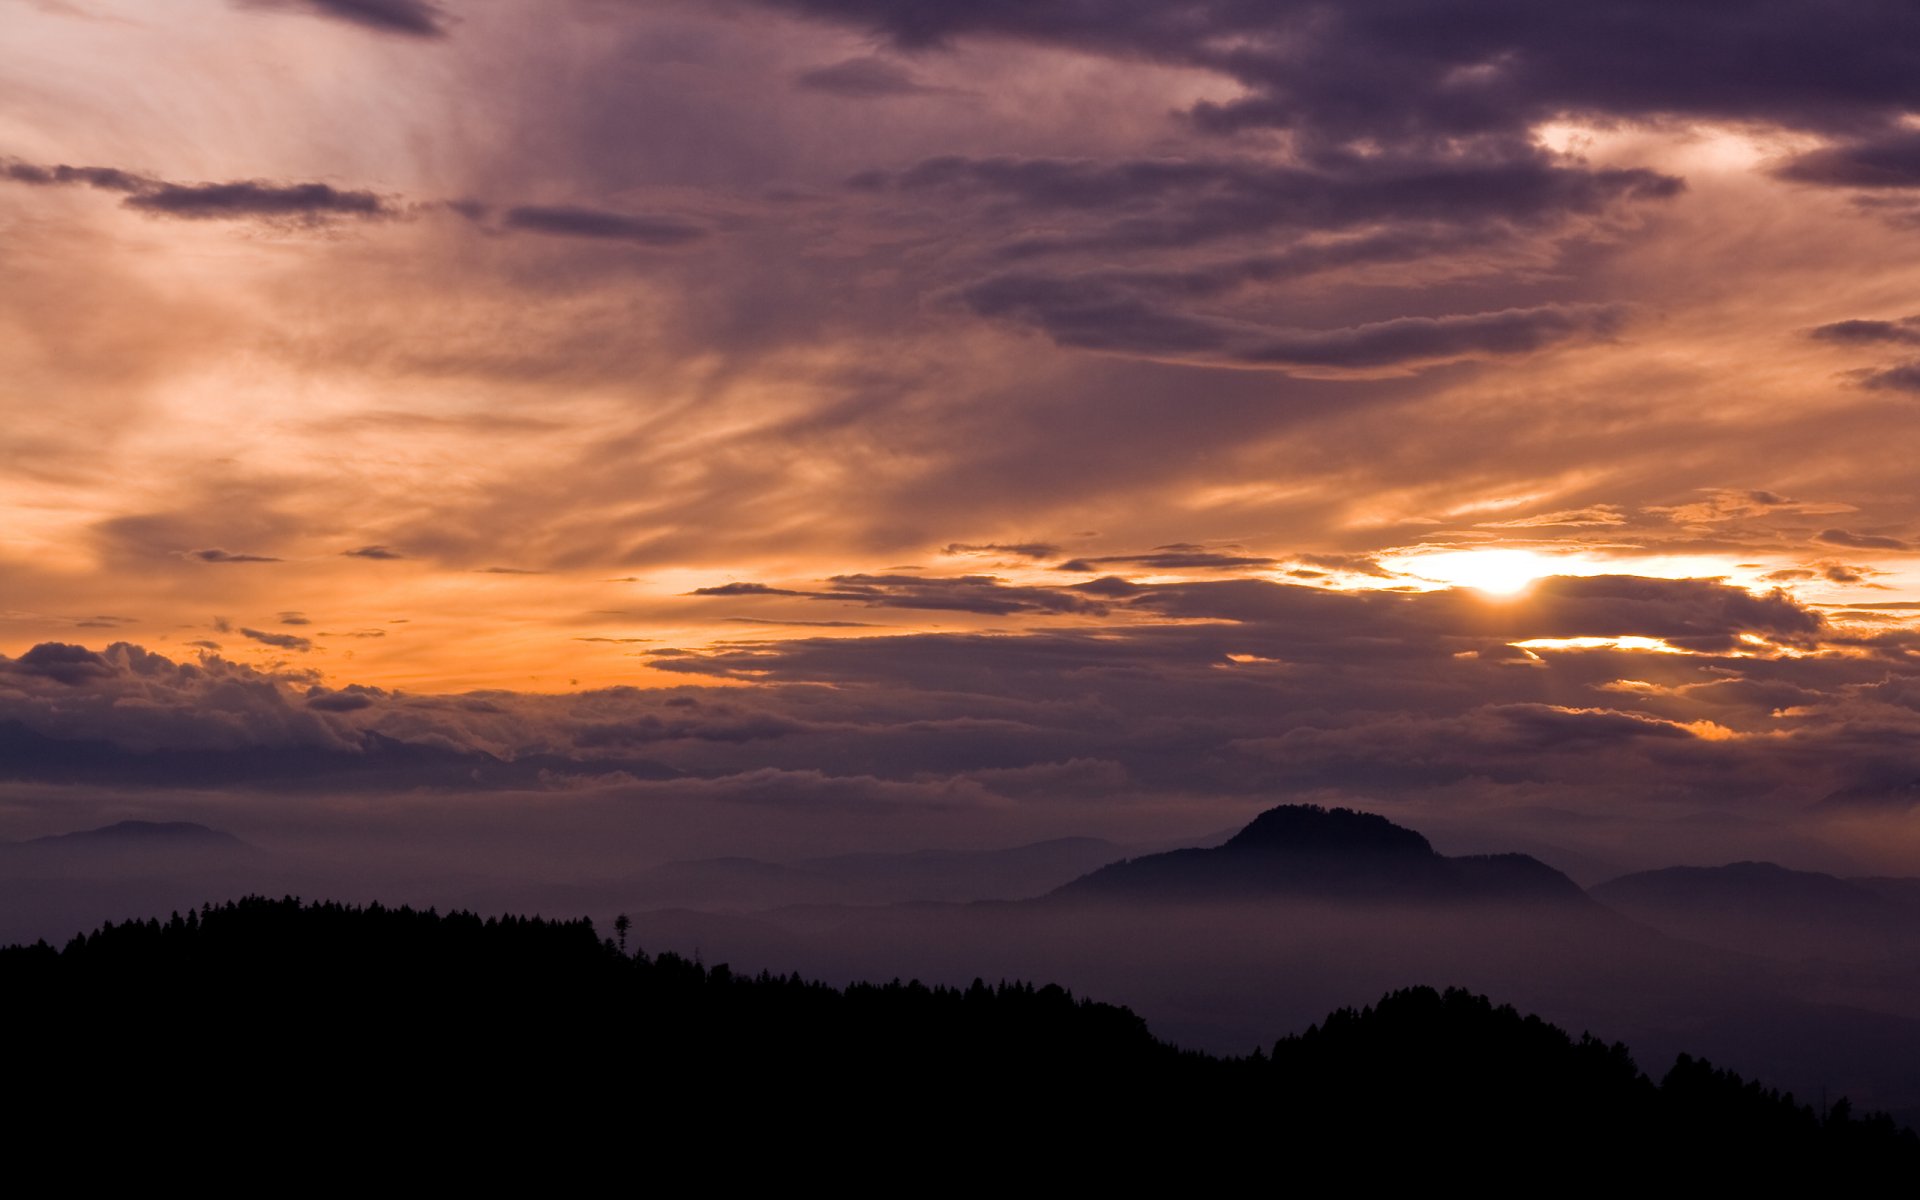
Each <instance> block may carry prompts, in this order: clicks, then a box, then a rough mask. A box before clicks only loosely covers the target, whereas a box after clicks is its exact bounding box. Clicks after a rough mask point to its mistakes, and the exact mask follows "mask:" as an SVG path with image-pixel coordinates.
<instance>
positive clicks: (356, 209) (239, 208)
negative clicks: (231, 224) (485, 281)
mask: <svg viewBox="0 0 1920 1200" xmlns="http://www.w3.org/2000/svg"><path fill="white" fill-rule="evenodd" d="M0 179H7V180H11V181H13V182H15V183H26V184H35V185H40V186H85V187H92V188H98V189H101V190H103V191H112V192H124V193H126V199H125V200H123V201H121V203H122V204H123V205H124V206H125V207H127V208H130V209H133V210H135V211H136V212H141V213H145V214H147V215H149V216H161V217H179V218H183V219H191V220H240V219H261V220H280V221H289V220H290V221H297V222H303V223H306V224H318V223H322V222H325V221H329V220H333V219H335V218H340V217H353V218H361V219H368V218H381V217H391V216H395V215H397V213H398V210H397V209H396V208H394V206H393V205H392V204H391V203H390V202H389V201H388V200H387V199H385V198H384V197H381V196H379V195H376V194H375V193H373V192H367V191H346V190H342V189H339V188H336V187H334V186H332V185H331V184H326V183H273V182H269V181H266V180H259V179H250V180H237V181H234V182H231V183H170V182H168V181H166V180H163V179H155V178H153V177H151V176H148V175H141V174H137V173H135V172H131V171H123V170H121V169H119V168H117V167H72V166H65V165H59V166H38V165H35V164H33V163H24V162H20V161H17V160H7V161H5V162H0Z"/></svg>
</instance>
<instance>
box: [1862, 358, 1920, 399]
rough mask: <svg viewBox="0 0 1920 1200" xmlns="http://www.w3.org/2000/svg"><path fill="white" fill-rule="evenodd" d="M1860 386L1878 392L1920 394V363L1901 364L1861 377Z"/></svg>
mask: <svg viewBox="0 0 1920 1200" xmlns="http://www.w3.org/2000/svg"><path fill="white" fill-rule="evenodd" d="M1858 378H1859V380H1860V386H1862V387H1866V388H1872V389H1874V390H1876V391H1887V392H1920V362H1909V363H1901V364H1900V365H1899V366H1897V367H1887V368H1885V369H1884V370H1879V371H1866V372H1863V373H1861V374H1860V375H1859V377H1858Z"/></svg>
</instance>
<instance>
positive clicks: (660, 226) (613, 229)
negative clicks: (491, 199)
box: [503, 207, 708, 247]
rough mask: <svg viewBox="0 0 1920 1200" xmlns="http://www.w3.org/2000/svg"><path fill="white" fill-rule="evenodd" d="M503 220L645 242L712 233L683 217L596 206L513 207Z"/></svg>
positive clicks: (667, 242) (525, 227) (524, 227)
mask: <svg viewBox="0 0 1920 1200" xmlns="http://www.w3.org/2000/svg"><path fill="white" fill-rule="evenodd" d="M503 223H504V224H505V226H506V227H507V228H508V229H512V230H519V231H524V232H528V233H544V234H552V235H555V236H557V237H576V238H592V239H597V240H600V241H616V242H632V243H634V244H636V245H642V246H663V247H664V246H684V245H686V244H688V243H690V242H697V241H699V240H701V239H702V238H705V237H706V236H707V233H708V231H707V229H706V228H705V227H704V226H701V225H696V224H694V223H693V222H691V221H687V220H683V219H681V218H679V217H662V216H633V215H629V214H626V213H615V212H604V211H602V210H600V209H595V208H538V207H528V208H511V209H508V210H507V214H506V217H505V219H504V222H503Z"/></svg>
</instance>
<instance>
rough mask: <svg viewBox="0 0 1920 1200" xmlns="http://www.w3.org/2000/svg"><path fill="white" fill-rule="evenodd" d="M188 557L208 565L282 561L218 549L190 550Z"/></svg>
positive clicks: (268, 556) (270, 557)
mask: <svg viewBox="0 0 1920 1200" xmlns="http://www.w3.org/2000/svg"><path fill="white" fill-rule="evenodd" d="M187 557H189V558H197V559H199V560H200V561H201V562H206V563H268V562H279V561H280V560H279V559H277V558H274V557H272V556H270V555H266V554H234V553H231V552H230V551H226V550H222V549H220V548H218V547H211V548H209V549H206V550H189V551H187Z"/></svg>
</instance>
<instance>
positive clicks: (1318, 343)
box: [961, 276, 1624, 370]
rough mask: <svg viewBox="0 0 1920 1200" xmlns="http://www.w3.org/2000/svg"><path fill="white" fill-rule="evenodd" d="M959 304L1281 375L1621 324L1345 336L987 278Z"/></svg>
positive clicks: (1606, 310)
mask: <svg viewBox="0 0 1920 1200" xmlns="http://www.w3.org/2000/svg"><path fill="white" fill-rule="evenodd" d="M961 300H962V303H964V304H965V305H966V306H967V307H968V308H970V309H971V310H972V311H973V312H975V313H977V314H978V315H980V316H984V317H995V318H1000V319H1003V320H1011V321H1016V322H1019V323H1021V324H1024V325H1031V326H1034V327H1036V328H1038V329H1039V330H1040V331H1041V332H1043V333H1045V334H1046V335H1047V336H1048V337H1049V338H1051V339H1052V340H1053V341H1054V342H1056V343H1058V344H1060V345H1063V346H1074V347H1078V348H1081V349H1088V350H1105V351H1120V352H1125V353H1134V354H1140V355H1144V356H1149V357H1166V358H1171V359H1177V360H1186V361H1194V362H1204V363H1221V364H1232V365H1236V366H1257V367H1274V368H1280V369H1300V368H1308V369H1313V368H1325V369H1355V370H1369V369H1377V368H1383V367H1399V366H1405V365H1409V364H1424V363H1435V362H1445V361H1448V360H1453V359H1460V358H1474V357H1482V356H1490V355H1491V356H1506V355H1518V354H1527V353H1531V352H1534V351H1537V350H1542V349H1545V348H1547V347H1549V346H1552V345H1554V344H1556V343H1561V342H1567V341H1576V340H1586V339H1594V338H1606V337H1610V336H1612V334H1613V333H1614V332H1615V331H1616V330H1617V329H1618V328H1619V326H1620V324H1621V322H1622V319H1623V317H1624V313H1623V310H1621V309H1620V308H1618V307H1617V306H1608V305H1562V304H1549V305H1541V306H1539V307H1535V308H1525V309H1503V310H1500V311H1497V312H1485V313H1460V314H1452V315H1448V316H1441V317H1399V318H1395V319H1393V320H1388V321H1377V322H1372V323H1369V324H1364V325H1356V326H1351V327H1348V328H1344V329H1290V328H1285V327H1275V326H1267V325H1259V324H1254V323H1251V322H1246V321H1240V320H1233V319H1226V318H1220V317H1212V316H1198V315H1194V314H1192V313H1189V312H1187V311H1185V310H1183V309H1178V308H1169V307H1162V306H1158V305H1155V304H1153V303H1151V302H1149V301H1147V300H1144V299H1141V298H1139V297H1135V296H1128V295H1121V294H1116V293H1112V292H1108V291H1105V290H1103V289H1102V288H1100V287H1099V286H1097V285H1094V286H1087V285H1085V284H1083V283H1081V282H1078V281H1066V280H1057V279H1041V278H1037V277H1029V276H1001V277H999V278H997V279H993V280H989V281H987V282H985V283H981V284H978V285H975V286H973V287H971V288H969V289H967V290H966V291H964V292H963V293H961Z"/></svg>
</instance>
